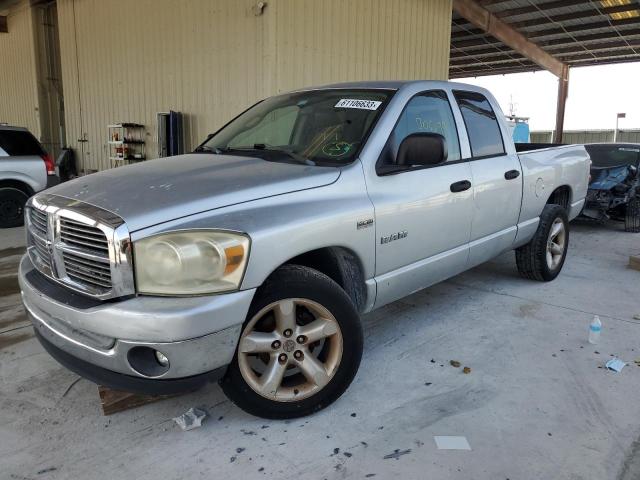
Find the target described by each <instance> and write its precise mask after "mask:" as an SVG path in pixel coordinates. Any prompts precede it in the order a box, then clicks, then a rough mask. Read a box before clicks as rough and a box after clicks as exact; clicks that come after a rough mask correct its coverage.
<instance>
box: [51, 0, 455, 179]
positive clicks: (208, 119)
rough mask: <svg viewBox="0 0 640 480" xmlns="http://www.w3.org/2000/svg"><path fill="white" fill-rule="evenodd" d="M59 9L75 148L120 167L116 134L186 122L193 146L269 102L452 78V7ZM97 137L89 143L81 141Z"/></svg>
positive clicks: (418, 1) (294, 4) (62, 2)
mask: <svg viewBox="0 0 640 480" xmlns="http://www.w3.org/2000/svg"><path fill="white" fill-rule="evenodd" d="M256 4H257V2H256V1H254V0H189V1H188V2H187V1H186V0H185V1H182V2H177V1H175V0H135V1H131V0H110V1H109V2H104V1H101V0H58V15H59V24H60V47H61V52H62V72H63V85H64V91H65V110H66V114H65V118H66V129H67V142H68V144H69V146H71V147H72V148H74V149H76V152H77V153H78V157H79V159H80V162H79V163H80V165H82V164H83V160H84V165H85V166H86V167H87V169H105V168H109V162H108V159H107V148H106V137H107V125H108V124H111V123H116V122H125V121H126V122H138V123H142V124H144V125H145V126H146V128H147V142H146V149H147V156H148V157H154V156H155V155H156V153H157V138H156V137H157V133H156V129H157V126H156V113H157V112H163V111H168V110H170V109H173V110H177V111H182V112H183V113H184V114H185V133H186V139H185V141H186V146H187V148H189V149H190V148H193V147H194V146H195V145H197V144H198V143H199V142H200V141H201V140H203V139H204V137H205V136H206V134H207V133H209V132H211V131H214V130H216V129H217V128H218V127H220V126H221V125H222V124H223V123H225V122H226V121H227V120H229V119H230V118H231V117H232V116H234V115H236V114H237V113H239V112H240V111H242V110H243V109H245V108H246V107H248V106H250V105H251V104H252V103H254V102H255V101H257V100H258V99H260V98H264V97H266V96H268V95H271V94H274V93H276V92H282V91H286V90H290V89H293V88H297V87H302V86H308V85H319V84H323V83H330V82H336V81H344V80H359V79H411V78H433V79H446V78H447V69H448V63H449V37H450V27H451V0H348V1H347V0H322V1H317V0H271V1H269V2H267V7H266V8H265V9H264V11H263V13H262V15H256V12H255V10H254V7H255V5H256ZM83 138H86V140H87V141H86V142H79V141H78V140H79V139H83Z"/></svg>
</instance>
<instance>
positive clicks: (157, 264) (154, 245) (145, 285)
mask: <svg viewBox="0 0 640 480" xmlns="http://www.w3.org/2000/svg"><path fill="white" fill-rule="evenodd" d="M248 256H249V238H248V237H246V236H245V235H241V234H238V233H232V232H223V231H216V230H189V231H187V230H185V231H176V232H170V233H163V234H160V235H155V236H153V237H149V238H144V239H142V240H139V241H137V242H135V243H134V262H135V272H136V286H137V290H138V293H146V294H150V295H203V294H207V293H217V292H226V291H230V290H236V289H238V288H239V287H240V282H241V281H242V276H243V275H244V270H245V267H246V265H247V258H248Z"/></svg>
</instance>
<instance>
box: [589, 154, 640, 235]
mask: <svg viewBox="0 0 640 480" xmlns="http://www.w3.org/2000/svg"><path fill="white" fill-rule="evenodd" d="M585 148H586V149H587V152H589V156H590V157H591V161H592V162H593V163H592V165H591V180H590V182H589V190H588V192H587V199H586V203H585V207H584V210H583V211H582V216H584V217H588V218H591V219H594V220H598V221H601V222H604V221H605V220H608V219H612V220H618V221H623V222H624V227H625V230H626V231H627V232H640V174H639V173H638V170H639V169H640V144H637V143H636V144H634V143H630V144H621V143H600V144H591V145H585Z"/></svg>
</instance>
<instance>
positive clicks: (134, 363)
mask: <svg viewBox="0 0 640 480" xmlns="http://www.w3.org/2000/svg"><path fill="white" fill-rule="evenodd" d="M127 360H128V361H129V365H130V366H131V368H132V369H133V370H134V371H136V372H137V373H139V374H140V375H143V376H145V377H160V376H162V375H164V374H165V373H167V372H168V371H169V359H168V358H167V357H166V356H165V355H164V354H163V353H160V352H159V351H157V350H156V349H154V348H151V347H146V346H145V347H143V346H142V345H139V346H137V347H133V348H131V349H130V350H129V351H128V352H127Z"/></svg>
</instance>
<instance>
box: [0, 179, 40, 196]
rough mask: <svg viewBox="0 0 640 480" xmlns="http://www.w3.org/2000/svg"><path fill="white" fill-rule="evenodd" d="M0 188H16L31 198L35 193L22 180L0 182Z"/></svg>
mask: <svg viewBox="0 0 640 480" xmlns="http://www.w3.org/2000/svg"><path fill="white" fill-rule="evenodd" d="M0 188H15V189H17V190H20V191H21V192H24V193H25V194H26V195H28V196H29V197H30V196H32V195H33V194H34V193H35V192H34V191H33V188H31V187H30V186H29V185H28V184H26V183H25V182H22V181H20V180H0Z"/></svg>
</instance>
